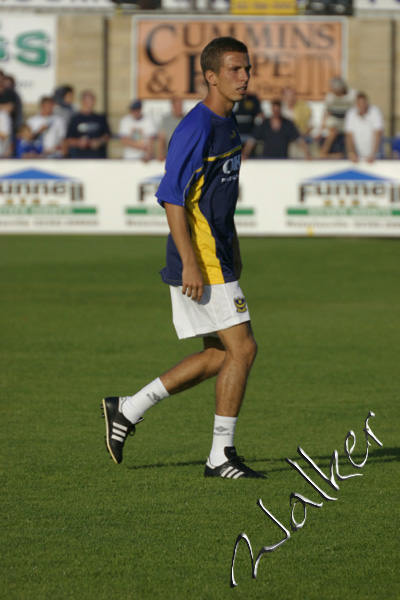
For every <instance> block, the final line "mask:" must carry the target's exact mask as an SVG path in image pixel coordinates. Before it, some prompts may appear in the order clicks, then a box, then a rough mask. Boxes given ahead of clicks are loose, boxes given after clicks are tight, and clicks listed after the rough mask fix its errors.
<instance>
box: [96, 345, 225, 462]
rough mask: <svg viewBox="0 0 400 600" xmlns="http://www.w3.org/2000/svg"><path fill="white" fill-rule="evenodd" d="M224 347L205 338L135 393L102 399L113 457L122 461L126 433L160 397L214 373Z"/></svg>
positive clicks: (223, 352)
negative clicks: (200, 347)
mask: <svg viewBox="0 0 400 600" xmlns="http://www.w3.org/2000/svg"><path fill="white" fill-rule="evenodd" d="M225 354H226V353H225V349H224V346H223V344H222V343H221V341H220V340H219V339H218V338H212V337H205V338H204V349H203V350H202V351H201V352H197V353H196V354H192V355H190V356H187V357H186V358H184V359H183V360H182V361H181V362H180V363H178V364H177V365H175V366H174V367H172V369H170V370H169V371H167V372H166V373H164V374H163V375H161V377H158V378H157V379H155V380H154V381H152V382H151V383H149V384H148V385H146V386H145V387H144V388H142V389H141V390H140V391H139V392H138V393H136V394H135V395H134V396H130V397H126V398H118V397H111V398H105V399H104V400H103V409H104V416H105V419H106V444H107V448H108V451H109V452H110V454H111V457H112V459H113V460H114V462H116V463H120V462H121V461H122V449H123V446H124V443H125V440H126V438H127V436H128V435H129V433H134V431H135V425H136V424H137V423H138V422H139V421H141V420H142V417H143V414H144V413H145V412H146V411H147V410H148V409H149V408H151V407H152V406H154V405H155V404H157V403H158V402H159V401H160V400H162V399H164V398H167V397H168V396H170V395H172V394H176V393H178V392H181V391H183V390H186V389H189V388H191V387H193V386H195V385H197V384H199V383H201V382H202V381H204V380H205V379H208V378H210V377H213V376H215V375H216V374H217V373H218V372H219V370H220V369H221V365H222V364H223V362H224V360H225Z"/></svg>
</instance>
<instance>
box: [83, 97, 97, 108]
mask: <svg viewBox="0 0 400 600" xmlns="http://www.w3.org/2000/svg"><path fill="white" fill-rule="evenodd" d="M95 104H96V96H95V95H94V94H85V95H84V96H83V97H82V109H83V110H85V111H86V112H91V111H92V110H93V109H94V105H95Z"/></svg>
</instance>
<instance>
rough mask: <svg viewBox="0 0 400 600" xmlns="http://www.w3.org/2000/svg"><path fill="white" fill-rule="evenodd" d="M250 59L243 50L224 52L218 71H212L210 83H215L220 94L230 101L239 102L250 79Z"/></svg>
mask: <svg viewBox="0 0 400 600" xmlns="http://www.w3.org/2000/svg"><path fill="white" fill-rule="evenodd" d="M250 69H251V65H250V60H249V57H248V55H247V54H244V53H243V52H226V53H225V54H223V56H222V61H221V69H220V71H219V73H212V72H211V73H212V79H210V84H211V85H213V82H215V83H214V85H216V87H217V89H218V91H219V93H220V95H221V96H222V97H223V98H224V99H226V100H229V101H230V102H233V103H234V102H240V101H241V100H243V98H244V96H245V95H246V92H247V85H248V83H249V79H250Z"/></svg>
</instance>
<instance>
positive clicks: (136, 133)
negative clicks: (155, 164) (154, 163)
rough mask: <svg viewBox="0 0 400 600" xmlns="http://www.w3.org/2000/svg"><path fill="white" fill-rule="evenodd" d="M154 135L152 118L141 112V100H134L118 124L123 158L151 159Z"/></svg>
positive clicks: (154, 129) (154, 128)
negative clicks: (127, 112)
mask: <svg viewBox="0 0 400 600" xmlns="http://www.w3.org/2000/svg"><path fill="white" fill-rule="evenodd" d="M156 137H157V129H156V126H155V124H154V122H153V119H152V118H151V117H149V116H147V115H145V114H144V113H143V107H142V102H141V100H134V101H133V102H132V104H131V105H130V107H129V114H127V115H125V116H124V117H122V119H121V121H120V124H119V138H120V140H121V142H122V145H123V154H122V156H123V158H126V159H130V160H143V161H145V162H147V161H149V160H151V159H152V158H154V144H155V139H156Z"/></svg>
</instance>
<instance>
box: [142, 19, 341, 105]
mask: <svg viewBox="0 0 400 600" xmlns="http://www.w3.org/2000/svg"><path fill="white" fill-rule="evenodd" d="M133 27H134V32H133V40H134V46H135V52H136V64H137V72H136V90H137V95H138V96H139V97H141V98H143V99H166V98H171V97H172V96H181V97H182V98H191V99H195V98H202V97H204V95H205V84H204V81H203V76H202V73H201V69H200V54H201V51H202V49H203V48H204V46H206V44H207V43H208V42H209V41H211V40H212V39H213V38H215V37H219V36H224V35H231V36H233V37H236V38H238V39H239V40H241V41H243V42H244V43H245V44H246V45H247V47H248V49H249V53H250V60H251V64H252V75H251V81H250V89H251V91H253V92H255V93H257V94H258V96H259V97H260V99H262V100H271V99H272V98H273V97H275V96H280V95H281V93H282V90H283V88H284V87H286V86H288V85H290V86H293V87H294V88H295V89H296V91H297V94H298V96H299V97H300V98H306V99H307V100H314V101H321V100H323V99H324V97H325V94H326V92H327V91H328V87H329V81H330V79H331V78H332V77H333V76H336V75H340V74H343V58H344V53H345V50H344V48H345V42H346V24H345V20H343V19H337V18H329V19H323V18H322V19H320V18H312V17H310V18H304V19H301V20H298V19H293V18H289V17H287V18H283V17H282V18H275V17H270V18H268V19H262V18H258V19H255V18H248V17H242V18H239V17H229V18H226V17H225V18H223V19H221V18H218V17H214V18H211V17H201V18H199V19H196V20H193V19H191V18H189V17H176V18H160V17H155V18H149V17H146V18H145V17H143V18H140V17H138V18H135V19H134V25H133Z"/></svg>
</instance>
